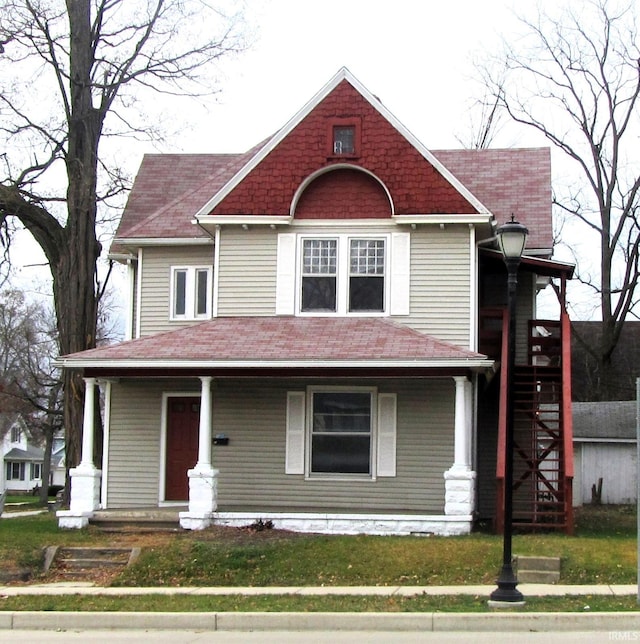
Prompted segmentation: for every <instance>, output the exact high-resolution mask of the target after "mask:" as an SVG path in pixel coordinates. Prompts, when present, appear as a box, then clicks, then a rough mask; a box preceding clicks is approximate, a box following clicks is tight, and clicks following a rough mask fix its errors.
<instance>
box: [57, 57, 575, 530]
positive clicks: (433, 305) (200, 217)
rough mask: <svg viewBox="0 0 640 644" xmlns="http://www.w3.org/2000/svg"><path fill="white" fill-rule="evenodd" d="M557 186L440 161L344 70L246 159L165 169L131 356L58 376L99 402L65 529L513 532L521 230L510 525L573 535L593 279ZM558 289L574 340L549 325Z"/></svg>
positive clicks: (152, 194) (134, 314)
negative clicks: (574, 349)
mask: <svg viewBox="0 0 640 644" xmlns="http://www.w3.org/2000/svg"><path fill="white" fill-rule="evenodd" d="M550 182H551V171H550V155H549V151H548V150H547V149H524V150H516V149H510V150H446V151H430V150H428V149H427V148H426V147H425V146H424V145H423V144H422V143H420V142H419V141H418V140H417V139H416V138H415V137H414V136H413V135H412V134H411V133H410V132H408V131H407V130H406V129H405V128H404V127H403V126H402V125H401V124H400V123H399V122H398V121H397V120H396V119H395V117H394V116H393V115H392V114H390V113H389V111H388V110H387V109H386V107H385V106H384V105H383V103H382V102H381V101H380V100H379V99H377V98H376V97H375V96H373V95H372V94H371V93H370V92H369V91H368V90H367V89H366V88H364V87H363V86H362V85H361V84H360V83H359V82H358V81H357V80H356V79H355V78H354V77H353V76H352V75H351V74H350V73H349V72H348V71H347V70H345V69H342V70H340V71H339V72H338V74H336V76H335V77H334V78H333V79H331V81H330V82H329V83H328V84H327V85H325V86H324V87H323V88H322V89H321V90H320V91H319V92H318V94H316V96H314V97H313V98H312V99H311V101H310V102H309V103H307V105H305V106H304V107H303V108H302V109H301V110H300V111H299V112H298V113H297V114H296V115H295V116H294V117H293V118H292V119H291V120H290V121H289V122H288V123H287V124H285V125H284V127H283V128H282V129H281V130H279V131H278V132H277V133H276V134H275V135H274V136H272V137H270V138H269V139H267V140H266V141H264V142H263V143H261V144H259V145H258V146H256V147H255V148H254V149H252V150H250V151H249V152H247V153H244V154H226V155H225V154H193V155H189V154H186V155H179V154H168V155H148V156H145V158H144V160H143V162H142V165H141V167H140V170H139V173H138V176H137V178H136V181H135V183H134V186H133V188H132V191H131V194H130V196H129V200H128V203H127V206H126V208H125V211H124V213H123V215H122V219H121V222H120V225H119V228H118V231H117V233H116V237H115V240H114V242H113V245H112V247H111V256H112V257H113V258H116V259H118V260H119V261H121V262H123V263H126V265H127V266H128V269H129V276H130V282H129V283H130V298H129V307H128V308H129V322H128V336H129V338H131V339H129V340H127V341H125V342H122V343H120V344H117V345H115V346H112V347H105V348H99V349H94V350H90V351H85V352H82V353H79V354H74V355H69V356H62V357H61V358H60V360H59V364H60V365H61V366H62V367H64V368H77V369H81V370H83V372H84V377H85V379H86V383H87V385H88V386H87V395H86V397H85V420H84V428H83V444H82V461H81V463H80V464H79V466H78V467H76V468H73V469H72V470H71V472H70V473H71V477H72V485H71V501H70V509H69V510H66V511H60V512H59V513H58V517H59V522H60V525H61V526H63V527H81V526H84V525H86V524H87V522H88V521H89V519H90V518H91V516H92V514H93V513H94V511H95V510H96V509H98V508H103V509H107V510H109V509H116V508H129V509H135V508H149V507H177V508H180V509H181V510H182V511H181V512H180V522H181V525H182V526H183V527H184V528H189V529H199V528H204V527H207V526H208V525H210V524H211V523H214V522H215V523H220V524H227V525H246V524H247V523H250V522H252V521H254V520H256V519H258V518H262V519H271V520H272V521H273V523H274V525H276V526H278V527H286V528H291V529H297V530H309V531H321V532H370V533H395V534H406V533H411V532H419V533H436V534H445V535H446V534H462V533H468V532H469V531H470V530H471V529H472V526H473V523H474V521H475V520H476V519H478V518H485V519H489V520H495V521H496V524H497V526H498V528H500V525H501V520H502V516H501V512H500V508H501V507H502V504H501V499H502V494H503V486H504V467H505V461H504V441H505V431H504V428H505V421H504V418H505V415H504V391H505V383H506V369H505V367H504V366H503V365H504V364H505V361H504V360H503V353H502V352H503V351H504V346H505V342H503V340H504V338H505V333H504V329H505V328H506V326H505V324H506V322H505V321H506V316H505V308H506V270H505V268H504V263H503V261H502V258H501V256H500V254H499V252H498V251H497V249H496V242H495V237H494V235H495V230H496V226H497V225H498V224H501V223H504V222H506V221H508V220H509V219H510V217H511V215H512V214H514V215H515V216H516V218H517V219H518V220H519V221H521V222H522V223H524V224H525V225H526V226H527V227H528V229H529V237H528V241H527V248H526V257H525V258H523V261H522V263H521V266H520V273H519V282H518V326H517V337H518V354H517V356H516V358H517V362H518V368H517V375H518V377H519V393H518V396H519V398H518V401H517V405H518V408H517V412H516V431H517V437H516V440H517V450H516V464H515V475H516V485H515V498H514V517H515V521H516V523H517V524H520V525H522V526H534V527H537V526H539V525H540V524H544V525H545V526H547V527H555V528H558V529H563V530H570V527H571V484H572V476H573V461H572V449H571V445H572V443H571V413H570V401H571V396H570V378H569V373H568V369H569V360H568V359H565V358H566V355H567V352H568V349H569V324H568V318H567V316H566V312H565V308H564V292H565V286H566V279H568V278H570V277H571V275H572V269H573V267H572V266H570V265H567V264H561V263H558V262H554V261H551V260H550V257H551V254H552V227H551V184H550ZM552 278H553V279H556V280H558V286H559V291H560V297H561V300H562V301H561V304H562V306H561V309H562V319H561V320H556V321H548V320H543V321H540V320H535V300H536V293H537V291H538V290H539V289H540V288H543V287H544V286H545V285H546V284H547V283H548V282H549V280H550V279H552ZM96 382H98V384H100V386H101V387H102V388H103V393H104V397H105V409H104V455H103V461H102V463H100V464H98V465H99V467H96V464H95V463H93V460H92V454H93V444H94V436H93V435H94V427H93V418H94V412H95V405H96V400H95V395H96V394H95V387H94V386H93V385H94V384H95V383H96ZM541 405H544V414H541V413H540V409H541Z"/></svg>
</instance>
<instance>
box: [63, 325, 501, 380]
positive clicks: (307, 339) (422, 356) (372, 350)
mask: <svg viewBox="0 0 640 644" xmlns="http://www.w3.org/2000/svg"><path fill="white" fill-rule="evenodd" d="M58 364H60V366H64V367H69V368H71V367H84V368H109V367H118V368H127V369H140V368H146V369H148V368H153V369H172V368H173V369H180V368H185V369H186V368H189V369H193V368H223V369H224V368H258V367H265V368H289V367H296V366H299V367H322V368H330V367H337V368H342V367H370V366H373V365H375V366H379V367H420V368H436V367H452V368H453V367H458V368H460V367H462V368H484V367H489V366H491V365H492V364H493V362H492V361H490V360H487V358H486V357H485V356H483V355H481V354H478V353H474V352H472V351H467V350H465V349H462V348H460V347H457V346H455V345H453V344H449V343H447V342H442V341H440V340H437V339H435V338H433V337H431V336H428V335H425V334H423V333H419V332H417V331H414V330H412V329H409V328H407V327H406V326H402V325H400V324H397V323H395V322H391V321H389V320H387V319H381V318H335V317H331V318H329V317H327V318H324V317H313V318H311V317H309V318H306V317H289V316H282V317H228V318H216V319H214V320H210V321H207V322H203V323H202V324H198V325H195V326H192V327H188V328H184V329H180V330H177V331H171V332H168V333H161V334H157V335H153V336H148V337H144V338H139V339H136V340H129V341H126V342H121V343H120V344H117V345H114V346H112V347H105V348H98V349H91V350H89V351H83V352H81V353H77V354H72V355H68V356H63V357H61V358H60V359H59V360H58Z"/></svg>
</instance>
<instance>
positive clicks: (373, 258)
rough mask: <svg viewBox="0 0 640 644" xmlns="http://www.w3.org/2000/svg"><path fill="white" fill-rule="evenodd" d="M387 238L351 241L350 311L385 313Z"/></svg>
mask: <svg viewBox="0 0 640 644" xmlns="http://www.w3.org/2000/svg"><path fill="white" fill-rule="evenodd" d="M384 275H385V244H384V239H351V240H350V246H349V311H351V312H355V311H384V308H385V306H384V300H385V298H384Z"/></svg>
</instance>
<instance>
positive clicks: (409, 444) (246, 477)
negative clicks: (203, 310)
mask: <svg viewBox="0 0 640 644" xmlns="http://www.w3.org/2000/svg"><path fill="white" fill-rule="evenodd" d="M307 384H317V381H313V383H307V382H306V381H304V382H302V381H295V382H294V381H289V382H286V381H282V380H280V381H271V382H258V381H250V382H245V381H242V382H240V381H234V380H219V381H216V382H215V383H214V386H213V434H214V435H215V434H220V433H224V434H226V435H227V436H228V437H229V444H228V445H226V446H214V447H213V448H212V461H213V464H214V467H216V468H217V469H219V472H220V473H219V489H218V504H219V509H220V510H221V511H224V510H230V511H231V510H233V511H242V510H246V511H250V510H254V511H258V510H260V511H263V510H264V511H265V512H266V511H269V510H270V511H274V512H275V511H278V510H291V511H294V510H296V511H310V512H313V511H318V512H320V511H343V512H361V511H371V512H388V513H403V512H406V513H421V514H442V513H443V508H444V478H443V473H444V472H445V471H446V470H447V469H449V468H450V467H451V465H452V464H453V451H454V445H453V437H454V398H455V389H454V383H453V380H452V379H444V380H422V381H415V382H412V383H409V384H403V383H400V382H395V381H393V382H392V381H385V382H373V381H368V382H359V383H358V384H362V385H368V386H378V391H379V392H389V393H396V394H397V403H398V407H397V413H398V416H397V421H398V427H397V475H396V476H395V477H393V478H379V479H377V480H376V481H363V480H360V481H358V480H349V481H344V480H341V481H340V480H330V479H323V480H320V479H315V480H305V478H304V475H288V474H285V440H286V432H285V429H286V428H285V425H286V401H287V391H305V390H306V385H307ZM322 384H333V385H335V384H348V383H345V382H339V381H331V382H322ZM191 390H192V391H193V393H194V394H196V395H197V394H198V393H199V391H200V389H199V382H198V381H197V379H195V378H194V379H190V380H184V381H181V382H178V381H171V382H159V381H156V382H150V383H145V384H134V383H131V382H127V383H125V382H121V383H118V384H114V386H113V390H112V395H113V402H112V414H111V427H110V441H109V463H110V473H109V479H108V504H109V507H112V508H115V507H131V506H139V507H142V506H145V505H146V506H149V505H156V504H157V503H158V500H159V493H158V490H159V481H160V473H159V470H160V467H164V465H163V464H161V463H160V453H161V451H160V443H161V407H162V394H163V392H187V391H191ZM265 518H268V516H266V515H265Z"/></svg>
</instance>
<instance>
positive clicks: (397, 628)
mask: <svg viewBox="0 0 640 644" xmlns="http://www.w3.org/2000/svg"><path fill="white" fill-rule="evenodd" d="M494 588H495V587H494V586H484V585H481V586H384V587H378V586H367V587H358V586H348V587H345V586H342V587H335V586H330V587H327V586H320V587H301V586H296V587H281V586H271V587H260V588H257V587H249V588H247V587H245V588H238V587H233V586H228V587H209V588H197V587H188V588H173V587H149V588H144V587H135V588H112V587H101V586H95V585H93V584H89V583H81V582H62V583H54V584H31V585H26V586H0V598H1V597H9V596H17V595H48V596H51V595H53V596H56V595H57V596H60V595H93V596H96V595H111V596H131V595H152V594H161V595H167V596H171V595H194V596H196V595H199V596H202V595H211V596H213V595H230V594H242V595H251V596H256V595H284V594H290V595H304V596H318V595H359V596H364V595H377V596H394V595H395V596H411V595H419V594H423V593H424V594H429V595H460V594H466V595H469V594H470V595H478V596H481V597H482V596H484V597H487V599H488V597H489V594H490V593H491V591H492V590H494ZM518 588H519V589H520V590H521V591H522V593H523V594H524V596H525V598H526V597H527V596H528V597H534V596H545V595H546V596H552V595H553V596H559V595H584V596H589V595H608V596H623V595H627V596H629V595H635V594H636V593H637V590H638V589H637V586H636V585H615V586H612V585H599V586H596V585H592V586H573V585H572V586H569V585H562V586H560V585H548V584H520V585H519V586H518ZM69 629H73V630H74V631H104V630H113V631H115V630H120V631H122V630H147V631H149V630H184V631H194V630H196V631H205V632H213V631H229V632H230V631H264V632H265V633H266V632H273V631H289V632H292V631H301V632H302V631H307V632H312V631H334V632H337V631H368V632H371V631H378V632H416V633H420V632H422V633H426V632H454V631H455V632H468V633H471V632H480V631H482V632H501V633H504V632H511V631H512V632H522V633H524V632H529V631H547V632H551V631H554V632H559V631H560V632H561V631H566V632H570V631H576V632H581V631H584V632H599V633H602V634H604V633H606V632H609V634H611V633H616V634H619V633H633V634H634V635H635V634H638V633H640V611H638V612H635V611H634V612H609V613H602V612H584V613H576V612H574V613H551V612H536V613H533V612H531V613H527V612H521V611H518V610H517V609H516V610H513V609H507V610H493V611H487V612H481V613H445V612H439V611H428V612H420V613H383V612H373V613H372V612H362V613H355V612H332V613H326V612H304V613H302V612H295V613H294V612H188V613H187V612H180V613H179V612H145V613H143V612H103V611H100V612H88V611H83V612H71V611H2V610H1V604H0V630H12V631H31V630H47V631H59V630H69Z"/></svg>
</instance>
